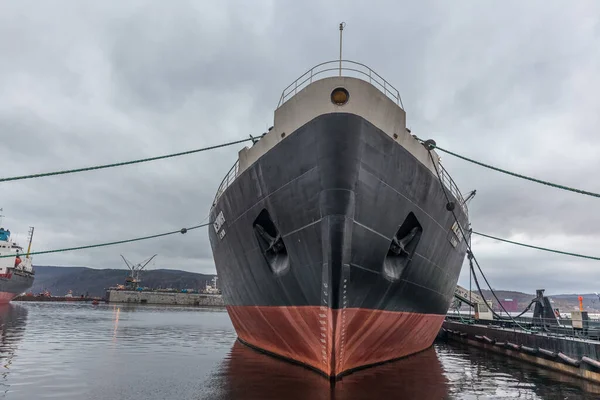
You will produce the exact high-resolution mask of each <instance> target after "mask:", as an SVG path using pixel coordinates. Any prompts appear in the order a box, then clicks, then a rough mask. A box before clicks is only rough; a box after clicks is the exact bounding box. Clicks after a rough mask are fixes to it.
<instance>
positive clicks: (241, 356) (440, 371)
mask: <svg viewBox="0 0 600 400" xmlns="http://www.w3.org/2000/svg"><path fill="white" fill-rule="evenodd" d="M209 386H210V388H211V390H210V393H209V396H208V397H202V398H210V399H222V400H225V399H227V400H238V399H285V400H295V399H316V400H325V399H327V400H330V399H336V400H340V399H342V400H346V399H348V400H349V399H374V398H375V399H379V398H381V399H480V398H486V399H488V398H492V399H507V398H509V399H512V398H521V399H554V398H557V399H558V398H559V399H569V400H583V399H598V398H599V396H598V394H599V393H600V386H598V385H596V384H594V383H590V382H586V381H583V380H580V379H576V378H572V377H568V376H565V375H562V374H558V373H556V372H552V371H549V370H545V369H541V368H537V367H535V366H533V365H529V364H524V363H522V362H519V361H517V360H511V359H507V358H505V357H502V356H497V355H493V354H490V353H486V352H482V351H479V350H477V349H473V348H468V347H455V346H451V345H448V344H445V343H436V344H435V346H434V347H432V348H430V349H428V350H426V351H423V352H421V353H418V354H415V355H413V356H410V357H407V358H405V359H402V360H398V361H395V362H391V363H387V364H383V365H380V366H376V367H373V368H368V369H364V370H361V371H357V372H354V373H352V374H350V375H348V376H345V377H344V378H342V380H340V381H338V382H336V383H335V384H330V382H329V380H328V379H326V378H324V377H323V376H321V375H319V374H317V373H315V372H313V371H311V370H309V369H306V368H303V367H301V366H298V365H294V364H291V363H289V362H285V361H282V360H279V359H276V358H273V357H270V356H267V355H264V354H262V353H260V352H257V351H255V350H252V349H250V348H248V347H246V346H244V345H243V344H241V343H239V342H237V341H236V342H235V344H234V345H233V347H232V349H231V351H230V353H229V355H228V356H227V357H226V359H225V360H224V362H223V363H222V365H221V366H220V368H219V370H218V372H217V373H216V374H215V375H214V377H213V379H212V380H210V382H209Z"/></svg>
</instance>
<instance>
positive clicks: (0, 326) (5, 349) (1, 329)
mask: <svg viewBox="0 0 600 400" xmlns="http://www.w3.org/2000/svg"><path fill="white" fill-rule="evenodd" d="M26 323H27V309H26V308H25V307H21V306H18V305H13V304H0V362H1V363H2V367H3V368H2V373H1V375H2V380H1V382H0V386H1V387H2V389H1V390H2V392H3V393H4V394H6V393H7V392H8V388H9V384H8V382H7V380H8V376H9V373H10V368H11V366H12V363H13V360H14V357H15V351H16V350H17V346H18V344H19V342H20V341H21V338H22V337H23V333H24V332H25V325H26Z"/></svg>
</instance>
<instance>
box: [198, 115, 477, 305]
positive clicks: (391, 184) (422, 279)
mask: <svg viewBox="0 0 600 400" xmlns="http://www.w3.org/2000/svg"><path fill="white" fill-rule="evenodd" d="M445 207H446V200H445V198H444V196H443V191H442V190H441V187H440V182H439V181H438V180H437V177H435V176H434V175H433V173H432V171H431V170H429V169H428V168H427V167H426V166H424V165H423V164H422V163H420V162H419V161H418V160H417V159H416V158H415V157H414V156H413V155H412V154H410V153H409V152H408V151H407V150H406V149H404V148H403V147H402V146H400V145H399V144H397V143H396V142H395V141H393V140H392V139H391V138H390V137H389V136H387V135H386V134H385V133H384V132H382V131H380V130H379V129H377V128H376V127H374V126H373V125H372V124H370V123H369V122H367V121H366V120H364V119H363V118H361V117H358V116H356V115H352V114H327V115H322V116H320V117H318V118H315V119H314V120H313V121H311V122H309V123H308V124H306V125H304V126H303V127H301V128H299V129H298V130H297V131H295V132H294V133H293V134H292V135H289V136H288V137H287V138H286V139H285V140H283V141H281V142H280V143H278V144H277V145H276V146H275V147H273V148H272V149H271V150H270V151H268V152H267V153H266V154H264V155H263V156H262V157H261V158H260V159H259V160H258V161H257V162H255V163H254V164H252V165H251V166H250V167H249V168H248V169H246V170H245V171H244V172H243V173H242V174H240V176H239V177H238V178H237V179H236V180H235V181H234V182H233V183H232V184H231V185H230V187H229V188H228V189H227V190H226V191H225V192H224V193H223V194H222V195H221V197H220V198H219V199H218V201H217V203H216V205H215V207H214V208H213V209H211V219H213V220H214V219H215V217H216V215H217V214H219V213H220V212H223V214H224V217H225V223H224V225H223V228H222V231H220V232H219V233H220V234H221V236H222V238H220V237H219V236H217V233H216V232H215V230H214V228H213V227H212V226H210V227H209V238H210V241H211V246H212V249H213V256H214V259H215V265H216V267H217V272H218V274H219V277H220V280H221V287H222V289H223V297H224V299H225V301H226V303H227V304H229V305H257V306H302V305H327V306H329V307H330V308H339V305H340V304H341V301H340V290H339V289H340V285H342V282H343V281H346V282H344V283H346V284H347V286H348V287H347V296H348V305H347V306H348V307H349V308H376V309H381V310H385V311H405V312H416V313H430V314H438V315H443V314H445V313H446V311H447V309H448V307H449V305H450V302H451V300H452V296H453V293H454V288H455V285H456V281H457V280H458V275H459V273H460V269H461V267H462V262H463V260H464V256H465V251H466V248H465V247H466V246H465V243H464V241H462V242H460V243H459V244H458V246H457V247H456V248H455V247H453V246H452V245H451V244H450V241H449V235H451V233H450V227H451V226H452V223H453V222H454V221H453V218H452V215H451V214H450V213H449V212H448V211H447V210H446V208H445ZM262 209H267V210H268V212H269V214H270V215H271V217H272V219H273V223H274V224H275V225H276V226H277V229H278V230H279V232H280V234H281V236H282V237H283V238H284V244H285V246H286V250H287V254H288V256H289V260H290V265H291V267H290V268H289V270H288V271H287V273H285V274H283V275H281V276H275V275H274V274H273V272H272V271H271V270H270V268H269V266H268V264H267V263H266V262H265V259H264V257H263V255H262V253H261V251H260V249H259V247H258V245H257V242H256V237H255V233H254V231H253V227H252V226H253V221H254V219H255V218H256V217H257V215H258V213H259V212H260V211H261V210H262ZM410 212H412V213H414V215H415V217H416V218H417V220H418V221H419V223H420V224H421V225H422V226H423V234H422V237H421V239H420V242H419V243H418V245H417V248H416V252H417V253H419V256H420V257H413V259H412V261H411V264H410V266H409V268H407V269H406V271H405V274H404V275H403V276H402V277H401V279H398V280H396V281H392V282H390V281H389V280H387V279H386V278H385V277H384V276H383V275H382V263H383V259H384V258H385V257H386V254H387V251H388V248H389V245H390V239H388V238H391V237H392V236H393V235H394V234H395V232H396V230H397V229H398V227H399V226H400V225H401V224H402V223H403V221H404V219H405V218H406V217H407V215H408V214H409V213H410ZM457 214H458V217H459V220H460V221H461V223H462V225H463V227H466V226H467V216H466V215H465V214H464V213H463V212H462V210H461V209H458V210H457ZM369 227H376V229H373V228H369ZM352 265H360V268H357V267H353V266H352ZM442 270H445V272H446V273H442ZM409 282H410V283H409ZM323 288H326V291H325V294H326V297H325V298H323V296H322V292H323Z"/></svg>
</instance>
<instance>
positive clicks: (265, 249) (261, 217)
mask: <svg viewBox="0 0 600 400" xmlns="http://www.w3.org/2000/svg"><path fill="white" fill-rule="evenodd" d="M253 227H254V234H255V236H256V240H257V241H258V246H259V247H260V250H261V252H262V254H263V256H264V258H265V261H266V263H267V265H268V266H269V268H270V269H271V271H272V272H273V274H275V275H277V276H281V275H283V274H285V273H286V272H287V271H288V270H289V269H290V258H289V256H288V252H287V249H286V247H285V243H284V242H283V239H282V237H281V233H280V232H279V230H278V229H277V227H276V225H275V222H273V219H272V218H271V215H270V214H269V212H268V211H267V210H266V209H263V210H262V211H261V212H260V214H258V217H256V219H255V220H254V223H253Z"/></svg>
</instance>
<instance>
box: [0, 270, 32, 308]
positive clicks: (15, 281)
mask: <svg viewBox="0 0 600 400" xmlns="http://www.w3.org/2000/svg"><path fill="white" fill-rule="evenodd" d="M33 280H34V275H33V274H30V273H27V272H22V271H15V270H14V269H11V268H9V269H8V272H7V273H6V274H0V304H6V303H9V302H10V301H11V300H12V299H14V298H15V297H17V296H18V295H20V294H21V293H23V292H26V291H27V290H28V289H29V288H30V287H31V286H32V285H33Z"/></svg>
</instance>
